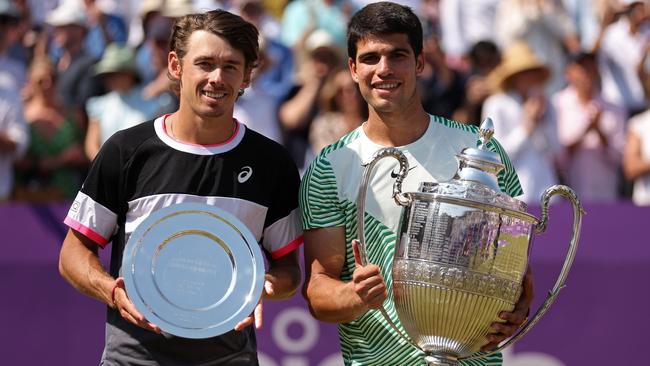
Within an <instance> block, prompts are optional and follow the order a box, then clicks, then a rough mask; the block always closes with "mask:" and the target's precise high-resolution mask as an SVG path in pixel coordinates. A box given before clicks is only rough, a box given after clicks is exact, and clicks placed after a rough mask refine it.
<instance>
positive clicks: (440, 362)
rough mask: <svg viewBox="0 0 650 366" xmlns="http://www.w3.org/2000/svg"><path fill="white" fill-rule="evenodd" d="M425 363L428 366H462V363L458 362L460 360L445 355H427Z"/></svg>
mask: <svg viewBox="0 0 650 366" xmlns="http://www.w3.org/2000/svg"><path fill="white" fill-rule="evenodd" d="M424 361H425V362H426V363H427V365H428V366H458V365H460V362H459V361H458V358H456V357H454V356H451V355H445V354H436V355H434V354H427V355H426V356H425V357H424Z"/></svg>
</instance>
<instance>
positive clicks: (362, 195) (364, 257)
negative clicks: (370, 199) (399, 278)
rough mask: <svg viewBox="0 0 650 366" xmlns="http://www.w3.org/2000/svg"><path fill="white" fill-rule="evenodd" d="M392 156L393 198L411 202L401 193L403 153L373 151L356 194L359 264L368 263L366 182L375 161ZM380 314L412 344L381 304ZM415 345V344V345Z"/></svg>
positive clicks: (404, 203) (405, 162) (404, 171)
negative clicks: (394, 166)
mask: <svg viewBox="0 0 650 366" xmlns="http://www.w3.org/2000/svg"><path fill="white" fill-rule="evenodd" d="M389 156H390V157H393V158H395V159H397V161H399V166H400V169H399V174H398V176H397V179H396V180H395V183H394V184H393V199H394V200H395V202H396V203H397V204H398V205H400V206H408V205H409V204H411V197H410V196H409V195H407V194H404V193H402V182H403V181H404V178H406V175H407V174H408V170H409V162H408V159H407V158H406V156H405V155H404V153H402V152H401V151H399V149H396V148H394V147H387V148H383V149H381V150H379V151H377V152H376V153H375V155H374V156H373V158H372V161H371V162H370V163H368V164H365V168H364V171H363V178H362V181H361V185H360V186H359V194H358V195H357V237H358V238H359V256H360V257H361V264H362V265H364V266H365V265H368V263H369V261H368V252H367V251H366V238H365V225H364V220H363V219H364V212H365V211H366V210H365V208H366V193H367V191H368V183H369V182H370V177H372V173H373V170H374V168H375V165H376V164H377V162H378V161H379V160H381V159H383V158H385V157H389ZM378 310H379V311H380V312H381V315H382V316H383V317H384V319H386V321H387V322H388V324H389V325H390V327H391V328H393V330H395V331H396V332H397V334H399V335H400V336H401V337H402V338H403V339H404V340H406V341H407V342H409V343H411V344H413V342H411V340H410V339H409V338H408V337H407V336H406V335H405V334H404V333H403V332H402V331H401V330H400V329H399V328H398V327H397V325H395V323H393V321H392V320H390V317H389V316H388V313H387V312H386V309H385V308H384V306H383V305H382V306H381V307H380V308H379V309H378ZM416 347H417V346H416Z"/></svg>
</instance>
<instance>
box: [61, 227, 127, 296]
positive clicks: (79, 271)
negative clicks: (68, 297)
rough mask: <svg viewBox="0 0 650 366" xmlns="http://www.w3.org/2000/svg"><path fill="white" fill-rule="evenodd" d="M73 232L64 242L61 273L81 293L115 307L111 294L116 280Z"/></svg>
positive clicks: (77, 234) (95, 254) (69, 233)
mask: <svg viewBox="0 0 650 366" xmlns="http://www.w3.org/2000/svg"><path fill="white" fill-rule="evenodd" d="M80 236H81V234H79V233H76V232H74V231H72V230H69V231H68V235H67V236H66V239H65V240H64V243H63V247H62V248H61V256H60V258H59V272H60V273H61V275H62V276H63V278H65V279H66V281H68V282H69V283H70V284H71V285H72V286H73V287H74V288H75V289H77V290H78V291H79V292H81V293H83V294H85V295H87V296H90V297H92V298H94V299H97V300H99V301H101V302H103V303H105V304H107V305H109V306H111V307H112V306H113V300H112V298H111V292H112V289H113V286H114V284H115V280H114V279H113V277H111V275H109V274H108V273H107V272H106V270H105V269H104V267H103V266H102V263H101V261H100V260H99V257H98V256H97V253H95V252H93V251H92V250H90V249H89V248H88V247H87V246H86V245H84V244H83V243H82V241H81V240H88V239H79V237H80Z"/></svg>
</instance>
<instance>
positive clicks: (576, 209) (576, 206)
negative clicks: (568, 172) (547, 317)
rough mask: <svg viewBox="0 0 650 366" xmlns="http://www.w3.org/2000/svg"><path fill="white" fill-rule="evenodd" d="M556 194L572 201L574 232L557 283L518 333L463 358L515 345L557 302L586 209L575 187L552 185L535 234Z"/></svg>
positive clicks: (542, 228)
mask: <svg viewBox="0 0 650 366" xmlns="http://www.w3.org/2000/svg"><path fill="white" fill-rule="evenodd" d="M554 195H560V196H562V197H564V198H566V199H567V200H569V201H570V202H571V205H572V206H573V234H572V237H571V241H570V242H569V249H568V251H567V255H566V258H565V259H564V264H563V265H562V270H561V271H560V274H559V275H558V278H557V280H556V281H555V285H553V288H552V289H551V290H550V291H549V292H548V295H547V296H546V299H545V300H544V302H543V303H542V305H540V307H539V309H537V312H535V315H534V316H533V317H532V318H531V319H530V320H529V321H528V322H527V323H525V324H524V325H522V327H521V329H520V330H519V332H518V333H517V334H515V335H514V336H512V337H511V338H510V339H508V340H507V341H506V342H505V343H503V344H502V345H500V346H499V347H497V348H496V349H494V350H493V351H490V352H489V353H484V354H481V355H476V356H470V357H466V358H463V359H466V360H467V359H475V358H481V357H485V356H488V355H491V354H493V353H497V352H501V351H502V350H504V349H505V348H506V347H509V346H511V345H513V344H514V343H515V342H517V341H518V340H519V339H521V337H523V336H524V335H525V334H526V333H528V331H529V330H530V329H531V328H532V327H533V326H534V325H535V324H537V322H538V321H539V319H540V318H541V317H542V315H544V314H545V313H546V311H547V310H548V309H549V307H550V306H551V305H552V304H553V302H555V299H556V298H557V296H558V295H559V293H560V290H561V289H563V288H564V283H565V282H566V278H567V276H568V274H569V270H570V269H571V265H572V264H573V259H574V258H575V255H576V250H577V249H578V240H579V238H580V226H581V225H582V216H583V215H584V214H585V211H584V209H583V208H582V204H581V203H580V200H579V199H578V196H577V195H576V193H575V191H573V189H571V188H570V187H567V186H565V185H561V184H558V185H554V186H551V187H549V188H548V189H546V191H544V193H543V194H542V198H541V206H542V218H541V220H540V221H539V222H538V224H537V225H536V226H537V227H536V229H535V234H541V233H543V232H544V231H546V227H547V224H548V204H549V201H550V200H551V197H552V196H554Z"/></svg>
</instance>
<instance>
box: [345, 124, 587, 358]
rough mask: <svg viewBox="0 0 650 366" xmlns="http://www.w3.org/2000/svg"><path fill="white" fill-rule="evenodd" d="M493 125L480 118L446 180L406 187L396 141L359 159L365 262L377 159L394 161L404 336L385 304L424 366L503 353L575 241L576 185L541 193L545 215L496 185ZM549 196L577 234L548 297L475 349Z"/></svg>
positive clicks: (515, 277) (510, 295) (518, 279)
mask: <svg viewBox="0 0 650 366" xmlns="http://www.w3.org/2000/svg"><path fill="white" fill-rule="evenodd" d="M493 133H494V127H493V124H492V121H491V120H490V119H489V118H488V119H486V120H485V121H484V122H483V124H482V125H481V128H480V132H479V137H480V140H481V144H480V146H479V147H478V148H473V147H468V148H465V149H463V151H462V152H461V153H460V154H458V155H457V159H458V162H459V168H458V171H457V174H456V176H455V177H454V178H453V179H451V180H450V181H447V182H444V183H429V182H424V183H421V185H420V189H419V191H418V192H409V193H402V182H403V181H404V178H405V177H406V175H407V173H408V160H407V158H406V156H404V154H403V153H402V152H401V151H399V150H398V149H396V148H385V149H382V150H379V151H378V152H377V153H376V154H375V156H374V158H373V160H372V161H371V162H370V163H369V164H368V165H367V166H366V167H365V170H364V176H363V180H362V183H361V186H360V187H359V195H358V201H357V207H358V216H357V227H358V236H359V242H360V243H359V249H360V254H361V260H362V263H363V264H366V263H368V256H367V252H366V249H365V247H366V244H365V238H364V214H363V213H364V212H365V197H366V190H367V186H368V182H369V180H370V177H371V176H372V171H373V168H374V166H375V164H376V163H377V162H378V161H379V160H380V159H382V158H384V157H388V156H390V157H394V158H395V159H397V160H398V161H399V163H400V173H399V176H398V177H397V179H396V181H395V183H394V185H393V198H394V200H395V202H397V204H398V205H401V206H403V208H402V214H401V220H400V226H399V230H398V232H397V234H398V235H397V240H398V242H397V243H396V250H395V257H394V259H393V267H392V277H393V285H392V286H393V294H394V301H395V308H396V311H397V316H398V318H399V320H400V322H401V324H402V325H403V327H404V329H405V330H406V333H407V335H405V334H404V333H403V332H402V331H401V330H400V328H399V327H397V325H395V324H394V323H393V322H392V321H391V320H390V318H389V317H388V315H387V312H386V310H385V309H384V308H383V307H382V308H380V309H379V310H380V311H381V312H382V314H383V315H384V317H385V318H386V320H387V321H388V323H389V325H390V326H391V327H392V328H393V329H394V330H395V331H396V332H397V333H398V334H400V336H402V337H404V338H405V339H407V340H408V341H410V342H411V343H412V344H413V345H414V346H416V347H417V348H419V349H420V350H422V351H423V352H424V353H425V361H426V362H427V364H429V365H438V366H442V365H444V366H453V365H458V364H459V361H460V360H463V359H473V358H480V357H485V356H487V355H489V354H492V353H495V352H499V351H501V350H503V349H504V348H505V347H507V346H509V345H511V344H513V343H514V342H515V341H517V340H518V339H520V338H521V337H522V336H524V335H525V334H526V333H527V332H528V331H529V330H530V329H531V327H532V326H533V325H535V324H536V323H537V322H538V321H539V319H540V317H541V316H542V315H544V313H545V312H546V310H548V308H549V306H550V305H551V304H552V303H553V302H554V301H555V298H556V297H557V295H558V293H559V291H560V289H562V287H563V285H564V282H565V280H566V277H567V275H568V272H569V269H570V267H571V264H572V262H573V258H574V256H575V252H576V249H577V245H578V238H579V233H580V225H581V221H582V215H583V213H584V212H583V210H582V206H581V204H580V201H579V200H578V198H577V196H576V194H575V193H574V191H573V190H572V189H571V188H569V187H567V186H563V185H555V186H552V187H550V188H548V189H547V190H546V191H545V192H544V194H543V195H542V197H541V207H542V217H541V219H540V220H538V219H537V218H536V217H535V216H532V215H530V214H528V213H526V205H525V204H524V203H523V202H521V201H519V200H516V199H514V198H511V197H509V196H507V195H505V194H504V193H502V192H501V190H500V189H499V185H498V182H497V173H498V172H499V171H500V170H501V169H503V165H502V164H501V161H500V159H499V156H498V155H497V154H496V153H494V152H492V151H489V150H488V149H487V146H486V145H487V144H488V142H489V140H490V139H491V137H492V134H493ZM554 195H560V196H562V197H564V198H566V199H568V200H569V201H570V202H571V204H572V206H573V233H572V238H571V241H570V243H569V247H568V251H567V255H566V258H565V261H564V264H563V266H562V270H561V271H560V274H559V276H558V278H557V280H556V282H555V285H554V286H553V288H552V289H551V291H550V292H549V294H548V296H547V297H546V299H545V301H544V302H543V303H542V305H541V306H540V308H539V309H538V310H537V312H536V313H535V314H534V316H533V317H532V318H530V320H529V321H527V322H526V323H525V324H524V325H523V326H522V327H521V328H520V330H519V332H518V333H516V334H515V335H514V336H513V337H511V338H510V339H508V340H507V341H506V342H504V343H503V344H501V345H500V346H499V347H498V348H497V349H495V350H494V351H492V352H490V353H485V354H478V355H473V354H474V353H476V352H477V351H479V349H480V348H481V346H483V345H484V344H486V343H487V338H486V337H487V335H488V334H489V333H490V325H491V324H492V323H493V322H496V321H502V320H500V318H499V317H498V314H499V313H500V312H501V311H510V310H512V309H514V306H515V303H516V302H517V300H518V299H519V296H520V294H521V285H522V281H523V277H524V274H525V272H526V268H527V266H528V254H529V246H530V243H531V239H532V236H533V234H540V233H542V232H544V231H545V230H546V226H547V220H548V205H549V200H550V198H551V197H552V196H554Z"/></svg>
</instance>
